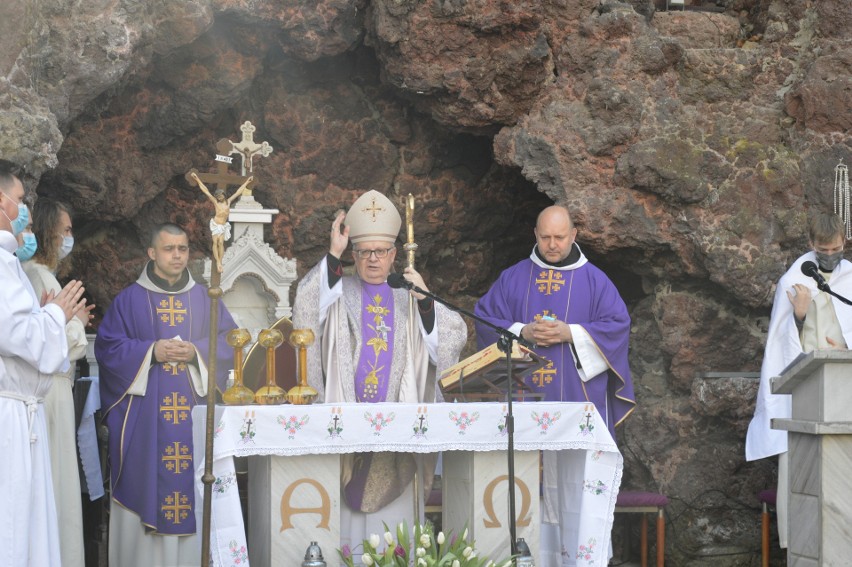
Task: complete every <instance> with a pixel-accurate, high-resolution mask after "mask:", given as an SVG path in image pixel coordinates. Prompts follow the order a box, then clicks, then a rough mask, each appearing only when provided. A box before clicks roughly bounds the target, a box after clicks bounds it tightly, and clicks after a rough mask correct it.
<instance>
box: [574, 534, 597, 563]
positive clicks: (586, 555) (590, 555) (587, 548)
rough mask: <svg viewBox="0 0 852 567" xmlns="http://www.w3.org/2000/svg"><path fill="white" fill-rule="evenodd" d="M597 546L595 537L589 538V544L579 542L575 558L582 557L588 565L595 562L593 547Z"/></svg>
mask: <svg viewBox="0 0 852 567" xmlns="http://www.w3.org/2000/svg"><path fill="white" fill-rule="evenodd" d="M596 546H597V541H595V538H593V537H592V538H589V544H588V545H583V544H580V547H578V548H577V559H582V560H584V561H586V563H588V564H589V565H594V564H595V547H596Z"/></svg>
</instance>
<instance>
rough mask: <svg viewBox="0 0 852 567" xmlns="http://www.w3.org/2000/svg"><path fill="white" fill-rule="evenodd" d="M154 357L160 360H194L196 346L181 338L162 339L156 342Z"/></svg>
mask: <svg viewBox="0 0 852 567" xmlns="http://www.w3.org/2000/svg"><path fill="white" fill-rule="evenodd" d="M154 358H156V359H157V361H158V362H192V361H193V360H195V346H194V345H193V344H192V343H191V342H189V341H182V340H179V339H160V340H158V341H155V342H154Z"/></svg>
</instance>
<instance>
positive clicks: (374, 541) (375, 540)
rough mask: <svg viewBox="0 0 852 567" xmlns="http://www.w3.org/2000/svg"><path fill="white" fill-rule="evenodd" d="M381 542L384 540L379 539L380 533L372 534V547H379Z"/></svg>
mask: <svg viewBox="0 0 852 567" xmlns="http://www.w3.org/2000/svg"><path fill="white" fill-rule="evenodd" d="M381 542H382V540H381V539H379V534H370V547H372V548H373V549H378V548H379V544H380V543H381Z"/></svg>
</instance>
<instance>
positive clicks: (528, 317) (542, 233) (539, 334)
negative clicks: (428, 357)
mask: <svg viewBox="0 0 852 567" xmlns="http://www.w3.org/2000/svg"><path fill="white" fill-rule="evenodd" d="M535 235H536V246H535V247H534V248H533V251H532V254H531V255H530V257H529V258H527V259H525V260H522V261H520V262H518V263H517V264H515V265H514V266H511V267H510V268H508V269H506V270H505V271H504V272H503V273H502V274H500V277H499V278H498V280H497V281H496V282H495V283H494V285H493V286H492V287H491V289H490V290H488V293H486V294H485V295H484V296H482V298H481V299H480V300H479V301H478V302H477V304H476V307H475V308H474V313H476V314H477V315H479V316H480V317H482V318H483V319H485V320H487V321H490V322H491V323H493V324H495V325H498V326H500V327H503V328H505V329H509V330H510V331H513V332H514V333H515V334H518V335H522V336H523V337H524V338H525V339H528V340H529V341H531V342H533V343H535V344H536V345H537V348H536V349H535V351H536V352H537V353H538V354H540V355H541V356H543V357H544V358H546V359H547V360H548V361H550V362H549V363H548V364H547V365H546V366H545V367H544V368H542V369H540V370H538V371H537V372H535V373H533V374H531V375H530V376H528V377H527V378H526V379H525V383H526V384H527V385H528V386H529V387H530V389H531V390H532V391H533V392H535V393H541V394H544V400H546V401H563V402H592V403H594V404H595V408H596V410H597V411H598V413H599V414H600V415H601V417H602V418H603V419H604V422H606V424H607V426H608V427H609V430H610V433H611V434H612V437H613V439H615V426H616V425H618V424H619V423H621V422H622V421H623V420H624V418H626V417H627V416H628V415H629V414H630V412H632V411H633V408H634V407H635V405H636V402H635V398H634V396H633V382H632V380H631V378H630V367H629V365H628V362H627V347H628V339H629V335H630V316H629V315H628V314H627V307H626V306H625V305H624V301H623V300H622V299H621V296H620V295H619V294H618V290H617V289H616V288H615V286H614V285H613V284H612V282H611V281H610V280H609V278H608V277H607V276H606V275H605V274H604V273H603V272H602V271H601V270H600V269H598V268H596V267H595V266H593V265H592V264H590V263H589V261H588V259H587V258H586V256H585V255H583V252H582V250H580V247H579V246H578V245H577V243H576V242H575V241H574V238H575V237H576V235H577V229H576V228H574V226H573V223H572V222H571V217H570V215H569V213H568V211H567V209H565V208H564V207H561V206H558V205H554V206H552V207H548V208H546V209H544V211H542V212H541V214H540V215H539V218H538V222H537V223H536V229H535ZM476 336H477V343H478V345H479V348H484V347H486V346H488V345H490V344H492V343H494V342H496V340H497V334H496V333H495V332H494V331H493V330H491V329H490V328H488V327H487V326H485V325H482V324H479V323H478V324H477V326H476Z"/></svg>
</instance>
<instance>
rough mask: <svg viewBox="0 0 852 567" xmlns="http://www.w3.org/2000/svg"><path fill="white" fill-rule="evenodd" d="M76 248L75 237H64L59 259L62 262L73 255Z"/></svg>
mask: <svg viewBox="0 0 852 567" xmlns="http://www.w3.org/2000/svg"><path fill="white" fill-rule="evenodd" d="M73 248H74V237H73V236H63V237H62V245H61V246H60V247H59V259H60V260H61V259H62V258H64V257H65V256H67V255H68V254H70V253H71V250H72V249H73Z"/></svg>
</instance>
